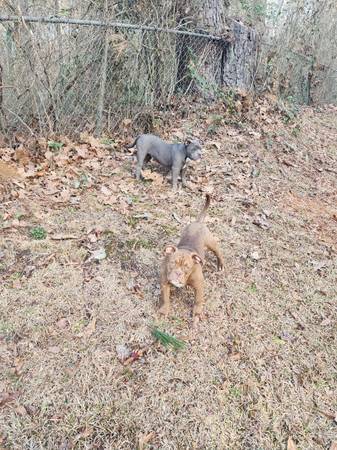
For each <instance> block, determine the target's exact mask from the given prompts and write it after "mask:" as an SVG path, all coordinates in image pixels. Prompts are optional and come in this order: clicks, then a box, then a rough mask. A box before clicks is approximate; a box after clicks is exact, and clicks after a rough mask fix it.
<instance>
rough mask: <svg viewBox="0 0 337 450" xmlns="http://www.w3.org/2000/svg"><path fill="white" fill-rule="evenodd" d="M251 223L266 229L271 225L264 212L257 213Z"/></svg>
mask: <svg viewBox="0 0 337 450" xmlns="http://www.w3.org/2000/svg"><path fill="white" fill-rule="evenodd" d="M253 224H254V225H257V226H258V227H260V228H262V229H263V230H268V229H269V228H270V227H271V225H270V223H269V222H268V221H267V219H266V216H265V215H264V214H258V215H257V217H255V219H254V220H253Z"/></svg>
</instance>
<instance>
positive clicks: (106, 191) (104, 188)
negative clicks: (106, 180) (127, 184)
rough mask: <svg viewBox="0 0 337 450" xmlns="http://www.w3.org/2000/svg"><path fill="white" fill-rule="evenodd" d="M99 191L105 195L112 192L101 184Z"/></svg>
mask: <svg viewBox="0 0 337 450" xmlns="http://www.w3.org/2000/svg"><path fill="white" fill-rule="evenodd" d="M100 191H101V192H102V194H103V195H106V196H107V197H109V196H110V195H112V192H111V191H110V189H109V188H107V187H105V186H102V187H101V189H100Z"/></svg>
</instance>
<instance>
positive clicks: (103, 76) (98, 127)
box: [96, 0, 109, 136]
mask: <svg viewBox="0 0 337 450" xmlns="http://www.w3.org/2000/svg"><path fill="white" fill-rule="evenodd" d="M107 12H108V0H105V1H104V16H105V17H106V16H107ZM108 29H109V28H108V27H105V28H104V47H103V58H102V65H101V77H100V78H101V82H100V89H99V96H98V103H97V116H96V136H100V135H101V133H102V127H103V109H104V98H105V86H106V77H107V69H108V47H109V36H108Z"/></svg>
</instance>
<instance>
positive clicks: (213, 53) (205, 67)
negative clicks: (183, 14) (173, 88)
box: [177, 0, 257, 97]
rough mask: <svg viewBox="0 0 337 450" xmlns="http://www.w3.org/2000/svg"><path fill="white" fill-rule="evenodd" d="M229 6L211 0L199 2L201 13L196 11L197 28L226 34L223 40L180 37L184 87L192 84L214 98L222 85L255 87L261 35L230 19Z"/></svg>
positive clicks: (180, 77) (192, 86) (180, 76)
mask: <svg viewBox="0 0 337 450" xmlns="http://www.w3.org/2000/svg"><path fill="white" fill-rule="evenodd" d="M226 6H228V4H226V2H224V1H223V0H207V1H205V2H201V3H200V4H199V12H197V13H196V16H197V17H198V18H197V27H199V28H201V29H202V30H203V31H205V32H207V33H209V34H214V35H217V36H222V37H223V39H222V40H221V41H210V40H207V39H193V40H192V39H185V40H180V45H178V46H177V49H178V51H177V54H178V55H179V59H178V83H179V80H183V82H182V81H180V86H182V87H183V88H184V89H186V86H187V84H189V89H191V88H192V89H193V90H196V91H198V92H201V93H202V94H203V95H206V96H211V97H213V96H214V94H216V92H217V91H218V90H219V88H222V87H231V88H241V89H250V88H251V87H252V84H253V81H254V75H255V65H256V50H257V35H256V33H255V31H254V30H253V29H252V28H250V27H247V26H245V25H243V24H242V23H240V22H237V21H234V20H228V21H227V20H226ZM186 43H187V44H188V46H187V45H186ZM184 44H185V45H184ZM184 74H185V75H184Z"/></svg>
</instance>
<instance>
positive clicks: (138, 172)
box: [136, 149, 151, 180]
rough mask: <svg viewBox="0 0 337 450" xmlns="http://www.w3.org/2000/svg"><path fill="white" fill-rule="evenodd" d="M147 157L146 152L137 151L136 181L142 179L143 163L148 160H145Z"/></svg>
mask: <svg viewBox="0 0 337 450" xmlns="http://www.w3.org/2000/svg"><path fill="white" fill-rule="evenodd" d="M147 156H148V155H147V153H146V152H144V151H142V150H140V149H137V166H136V179H137V180H140V179H143V176H142V167H143V164H144V161H148V160H149V158H147ZM150 158H151V157H150Z"/></svg>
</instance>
